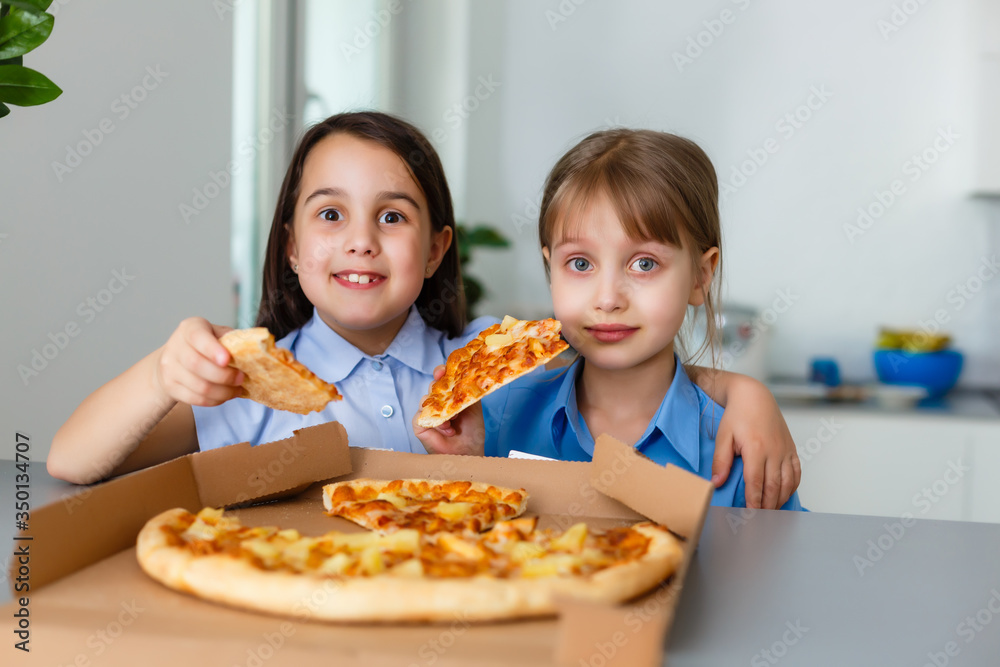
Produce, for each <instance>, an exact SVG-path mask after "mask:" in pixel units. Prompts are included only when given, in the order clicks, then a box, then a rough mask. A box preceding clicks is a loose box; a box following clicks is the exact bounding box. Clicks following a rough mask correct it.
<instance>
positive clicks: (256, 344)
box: [219, 327, 342, 415]
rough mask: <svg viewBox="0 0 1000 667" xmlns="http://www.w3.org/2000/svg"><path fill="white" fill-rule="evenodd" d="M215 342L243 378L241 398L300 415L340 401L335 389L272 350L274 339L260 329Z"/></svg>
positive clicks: (228, 335)
mask: <svg viewBox="0 0 1000 667" xmlns="http://www.w3.org/2000/svg"><path fill="white" fill-rule="evenodd" d="M219 342H220V343H222V345H223V347H225V348H226V349H227V350H229V353H230V354H231V355H233V359H232V361H231V362H230V363H229V365H230V366H233V367H234V368H238V369H240V370H241V371H243V373H244V375H245V376H246V378H245V379H244V380H243V394H242V398H249V399H251V400H254V401H257V402H258V403H261V404H263V405H266V406H267V407H269V408H274V409H275V410H287V411H288V412H297V413H298V414H300V415H305V414H309V413H310V412H315V411H319V410H322V409H323V408H324V407H325V406H326V404H327V403H329V402H330V401H339V400H341V398H342V397H341V395H340V393H339V392H338V391H337V388H336V387H334V386H333V385H332V384H330V383H328V382H324V381H323V380H321V379H320V378H318V377H316V375H315V374H314V373H313V372H312V371H310V370H309V369H308V368H306V367H305V366H303V365H302V364H301V363H299V362H298V361H296V360H295V357H294V356H293V355H292V353H291V352H289V351H288V350H286V349H284V348H281V347H275V345H274V336H272V335H271V332H270V331H268V330H267V329H266V328H264V327H254V328H252V329H234V330H233V331H230V332H228V333H226V334H224V335H223V336H222V337H221V338H220V339H219Z"/></svg>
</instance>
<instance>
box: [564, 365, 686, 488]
mask: <svg viewBox="0 0 1000 667" xmlns="http://www.w3.org/2000/svg"><path fill="white" fill-rule="evenodd" d="M583 361H584V360H583V358H582V357H581V358H579V359H577V360H576V361H575V362H573V365H572V366H570V367H569V368H568V369H567V370H566V373H565V374H563V376H562V382H561V384H560V386H559V390H558V391H557V392H556V396H555V399H554V404H555V405H557V406H559V407H557V408H556V409H555V411H554V412H553V413H552V430H553V433H555V432H556V430H557V428H558V424H557V420H565V424H566V426H568V427H569V429H570V430H571V431H573V434H574V435H575V436H576V440H577V442H578V443H580V447H581V448H582V449H583V450H584V451H586V452H587V453H588V454H590V455H591V456H593V455H594V438H593V435H592V434H591V433H590V429H589V428H588V427H587V424H586V422H584V421H583V418H582V417H581V416H580V410H579V407H578V406H577V401H576V379H577V377H579V374H580V371H581V370H582V369H583ZM674 365H675V369H674V378H673V380H672V381H671V382H670V388H669V389H668V390H667V395H666V396H665V397H664V398H663V402H662V403H660V407H659V408H658V409H657V411H656V414H655V415H654V416H653V420H652V421H651V422H650V424H649V427H648V428H647V429H646V432H645V433H643V435H642V437H641V438H639V442H638V443H636V447H637V448H638V449H640V450H641V449H642V447H643V446H644V445H646V444H647V443H648V442H649V441H650V440H651V438H652V436H653V435H654V431H659V433H661V434H662V435H663V437H664V438H666V440H667V442H668V443H669V444H670V446H671V447H673V448H674V449H675V450H676V451H677V453H678V454H680V455H681V457H682V458H683V459H684V460H685V461H687V462H688V464H689V465H690V466H691V469H692V470H698V468H699V467H700V463H701V456H700V454H701V404H700V402H699V401H698V391H697V389H695V386H694V383H693V382H691V379H690V378H688V375H687V373H686V372H685V371H684V366H683V365H682V364H681V361H680V358H678V356H677V354H676V353H675V354H674Z"/></svg>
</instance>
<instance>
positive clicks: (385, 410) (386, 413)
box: [382, 405, 392, 419]
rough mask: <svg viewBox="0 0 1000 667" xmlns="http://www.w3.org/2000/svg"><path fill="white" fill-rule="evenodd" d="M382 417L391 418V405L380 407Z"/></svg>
mask: <svg viewBox="0 0 1000 667" xmlns="http://www.w3.org/2000/svg"><path fill="white" fill-rule="evenodd" d="M382 416H383V417H385V418H386V419H388V418H389V417H391V416H392V406H391V405H383V406H382Z"/></svg>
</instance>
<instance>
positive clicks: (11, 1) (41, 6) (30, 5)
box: [3, 0, 52, 14]
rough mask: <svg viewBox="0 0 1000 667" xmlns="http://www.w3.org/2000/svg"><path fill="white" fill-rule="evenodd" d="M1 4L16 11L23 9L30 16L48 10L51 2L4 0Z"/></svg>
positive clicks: (44, 0)
mask: <svg viewBox="0 0 1000 667" xmlns="http://www.w3.org/2000/svg"><path fill="white" fill-rule="evenodd" d="M3 4H5V5H10V6H11V7H14V8H16V9H23V10H24V11H26V12H29V13H31V14H41V13H42V12H44V11H45V10H46V9H48V8H49V5H51V4H52V0H5V2H4V3H3Z"/></svg>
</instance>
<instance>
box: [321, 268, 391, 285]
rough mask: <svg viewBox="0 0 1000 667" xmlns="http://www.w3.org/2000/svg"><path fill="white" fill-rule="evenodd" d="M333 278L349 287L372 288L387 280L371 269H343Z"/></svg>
mask: <svg viewBox="0 0 1000 667" xmlns="http://www.w3.org/2000/svg"><path fill="white" fill-rule="evenodd" d="M333 279H334V280H336V281H337V282H338V283H339V284H341V285H342V286H344V287H346V288H348V289H372V288H375V287H378V286H379V285H381V284H382V283H384V282H385V276H383V275H381V274H379V273H371V272H370V271H365V270H358V271H341V272H340V273H335V274H333Z"/></svg>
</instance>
